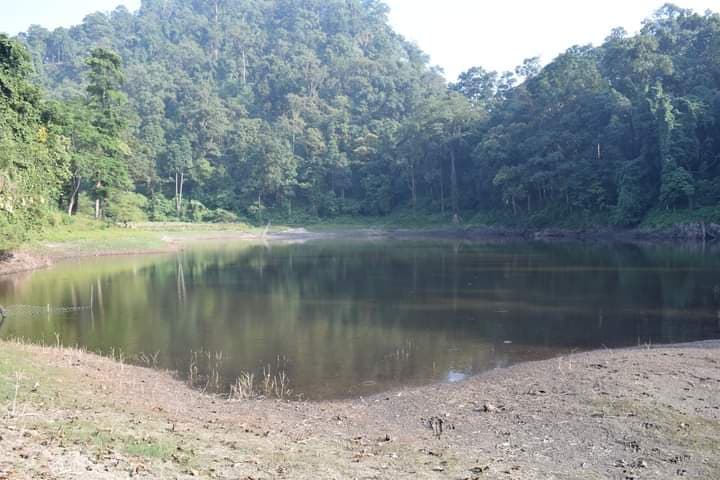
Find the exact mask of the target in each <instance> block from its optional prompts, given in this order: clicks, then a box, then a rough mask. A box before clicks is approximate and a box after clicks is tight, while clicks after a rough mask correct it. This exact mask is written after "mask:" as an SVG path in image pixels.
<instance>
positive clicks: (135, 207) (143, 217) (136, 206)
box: [105, 191, 148, 223]
mask: <svg viewBox="0 0 720 480" xmlns="http://www.w3.org/2000/svg"><path fill="white" fill-rule="evenodd" d="M147 208H148V199H147V197H145V196H144V195H140V194H139V193H132V192H119V191H114V192H112V193H111V195H110V197H109V198H108V200H107V202H106V204H105V217H106V218H107V219H108V220H112V221H114V222H117V223H129V222H146V221H147V220H148V216H147V213H146V212H147Z"/></svg>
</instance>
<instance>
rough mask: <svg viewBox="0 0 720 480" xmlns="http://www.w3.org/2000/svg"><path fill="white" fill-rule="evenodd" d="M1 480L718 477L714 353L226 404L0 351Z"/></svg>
mask: <svg viewBox="0 0 720 480" xmlns="http://www.w3.org/2000/svg"><path fill="white" fill-rule="evenodd" d="M0 449H1V450H2V452H3V455H2V458H0V478H13V479H16V478H17V479H25V478H28V479H30V478H60V479H65V478H67V479H69V478H80V477H82V478H97V479H115V478H128V477H129V476H133V477H140V478H193V477H195V478H218V479H226V478H227V479H230V478H233V479H237V478H241V479H256V480H259V479H270V478H292V479H311V478H312V479H317V478H323V479H325V478H367V479H370V478H375V479H385V478H393V479H395V478H453V479H481V478H482V479H485V478H489V479H495V478H498V479H499V478H503V479H541V478H562V479H571V478H572V479H574V478H586V479H593V478H598V479H600V478H622V479H626V478H648V479H651V478H652V479H658V478H677V477H682V476H685V477H687V478H720V348H719V346H718V343H717V342H710V343H704V344H698V345H685V346H679V347H675V348H657V349H651V350H650V349H634V350H620V351H611V350H606V351H598V352H592V353H584V354H579V355H573V356H569V357H564V358H559V359H554V360H549V361H544V362H537V363H528V364H523V365H518V366H515V367H511V368H509V369H504V370H496V371H493V372H490V373H488V374H485V375H482V376H479V377H475V378H472V379H470V380H468V381H466V382H463V383H460V384H452V385H446V384H440V385H434V386H429V387H422V388H415V389H407V390H402V391H395V392H391V393H387V394H385V395H380V396H376V397H371V398H367V399H358V400H353V401H343V402H324V403H283V402H276V401H269V400H259V401H227V400H223V399H220V398H217V397H211V396H206V395H203V394H201V393H199V392H196V391H192V390H189V389H187V388H186V387H185V385H184V384H183V383H182V382H180V381H178V380H175V379H173V378H172V377H171V376H170V375H169V374H166V373H163V372H158V371H154V370H148V369H144V368H139V367H133V366H128V365H123V364H119V363H117V362H114V361H112V360H110V359H106V358H101V357H98V356H96V355H92V354H87V353H83V352H80V351H76V350H68V349H58V348H50V347H38V346H28V345H23V344H19V343H13V342H3V343H0Z"/></svg>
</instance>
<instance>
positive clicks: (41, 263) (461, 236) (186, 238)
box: [0, 224, 720, 276]
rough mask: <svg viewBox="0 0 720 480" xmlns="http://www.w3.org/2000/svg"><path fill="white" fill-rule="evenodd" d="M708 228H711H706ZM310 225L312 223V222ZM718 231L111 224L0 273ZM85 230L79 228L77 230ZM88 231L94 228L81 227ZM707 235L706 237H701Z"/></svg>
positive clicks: (14, 257) (691, 241) (653, 238)
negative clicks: (315, 247)
mask: <svg viewBox="0 0 720 480" xmlns="http://www.w3.org/2000/svg"><path fill="white" fill-rule="evenodd" d="M710 227H712V228H710ZM310 228H312V227H310ZM715 230H717V232H718V236H719V238H720V225H714V224H713V225H710V226H702V227H701V224H689V225H686V226H675V227H673V228H671V229H666V230H664V231H641V230H628V231H611V230H596V231H584V230H583V231H581V230H563V229H546V230H537V231H535V230H524V229H513V228H506V227H477V226H468V227H460V226H458V227H422V228H388V227H377V228H376V227H370V226H358V227H357V228H355V227H347V226H346V227H342V226H340V227H338V228H336V229H335V228H330V229H321V230H317V231H312V230H307V229H306V228H284V229H283V230H277V231H273V232H267V233H266V232H262V233H260V230H257V229H248V228H244V227H242V226H239V225H238V226H233V225H221V226H216V225H205V224H178V225H176V226H173V225H168V224H159V225H157V226H156V225H151V224H143V225H142V226H141V227H140V229H137V230H136V229H121V228H115V229H113V230H112V231H111V232H110V234H108V235H111V234H112V236H111V237H109V238H103V239H102V241H100V242H98V243H93V238H91V237H89V238H82V237H79V238H77V239H70V240H64V241H59V242H52V241H38V242H34V243H33V244H30V245H24V246H21V247H18V248H15V249H10V250H8V251H5V252H2V251H0V276H4V275H11V274H15V273H21V272H28V271H33V270H37V269H42V268H48V267H51V266H52V265H53V264H55V263H56V262H60V261H64V260H71V259H78V258H86V257H100V256H124V255H146V254H162V253H173V252H178V251H181V250H183V249H184V248H187V247H190V246H192V245H199V244H207V245H212V244H217V243H220V242H227V241H238V242H239V241H254V242H258V241H268V242H298V241H310V240H331V239H347V238H353V239H355V238H358V237H360V238H363V239H368V240H373V239H388V240H417V239H428V240H430V239H435V240H463V241H488V242H493V241H496V242H505V241H539V242H550V243H555V242H560V243H562V242H590V243H608V242H618V243H623V242H625V243H635V244H640V245H642V244H649V245H668V244H672V245H678V246H683V245H694V246H698V247H702V248H705V247H706V246H707V245H711V246H712V245H713V244H714V243H715V242H714V241H710V242H706V241H703V240H702V239H701V238H700V237H698V236H697V235H699V233H698V232H703V233H702V235H707V232H710V231H712V232H714V231H715ZM81 233H83V232H81ZM85 233H88V234H91V233H96V232H85ZM703 238H705V237H703ZM713 239H714V238H713Z"/></svg>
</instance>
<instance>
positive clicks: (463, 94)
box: [0, 0, 720, 226]
mask: <svg viewBox="0 0 720 480" xmlns="http://www.w3.org/2000/svg"><path fill="white" fill-rule="evenodd" d="M19 40H20V42H21V43H23V44H24V45H25V46H26V48H27V49H28V50H29V51H30V53H31V56H32V59H33V64H34V67H35V73H34V77H32V78H34V80H35V81H36V82H38V83H40V84H41V85H42V86H43V87H44V88H45V89H47V90H49V92H50V95H51V96H52V97H55V98H58V99H61V101H62V103H59V104H57V105H56V108H55V110H54V111H55V115H49V116H46V117H47V121H48V122H50V123H49V125H50V126H52V125H54V126H55V127H53V128H54V129H53V128H49V131H57V134H58V136H59V137H58V138H60V139H63V138H64V139H66V140H67V142H66V147H64V148H65V150H66V152H65V154H66V160H63V161H66V163H65V164H63V165H64V168H65V173H64V174H63V175H61V177H60V178H61V180H59V182H60V185H61V187H60V188H58V189H57V191H58V192H59V193H58V194H57V195H55V196H53V197H50V198H48V201H49V202H51V203H59V204H60V205H61V207H62V208H63V209H64V210H66V211H68V212H70V213H74V212H75V211H76V210H78V209H79V210H80V211H83V210H88V211H89V210H90V209H91V207H94V208H95V212H96V213H97V214H98V215H99V216H100V215H102V216H104V217H106V218H108V219H111V220H128V219H130V220H132V219H141V218H144V217H148V218H150V219H152V220H167V219H175V218H183V219H188V220H206V221H223V220H232V219H235V218H238V217H244V218H249V219H251V220H254V221H266V220H267V219H270V218H276V219H278V220H279V221H288V220H291V221H299V222H302V221H310V220H313V219H317V218H333V217H336V216H339V215H343V216H351V215H353V216H355V215H357V216H359V215H386V214H389V213H392V212H394V211H399V210H401V211H415V212H416V214H417V215H419V216H422V215H430V214H433V215H435V214H437V215H441V214H442V215H444V216H445V217H444V218H446V219H447V220H448V221H450V220H451V219H453V217H455V216H456V215H457V217H455V220H456V221H457V220H461V221H466V222H467V221H473V220H474V221H476V222H480V221H492V222H504V223H513V224H520V225H531V226H548V225H557V224H562V223H565V224H567V223H571V224H575V225H577V224H583V223H584V224H588V223H592V224H596V223H601V224H606V225H610V224H612V225H619V226H634V225H637V224H638V223H640V222H642V221H643V220H644V219H646V218H647V216H648V215H651V216H653V215H655V216H657V215H660V214H661V213H662V212H675V213H676V214H678V215H680V218H687V219H695V218H707V219H713V218H718V219H720V211H719V210H720V209H718V208H716V207H717V206H718V202H720V15H718V14H715V13H710V12H708V13H704V14H697V13H693V12H692V11H688V10H683V9H679V8H676V7H674V6H672V5H666V6H665V7H663V8H661V9H660V10H658V12H657V13H656V14H655V16H653V17H652V18H650V19H648V20H647V21H646V22H645V25H644V27H643V29H642V31H641V32H640V33H639V34H638V35H635V36H629V35H627V34H626V33H625V32H623V31H621V30H615V31H613V32H609V37H608V38H607V40H606V42H605V43H604V44H603V45H601V46H599V47H591V46H580V47H572V48H570V49H569V50H567V52H565V53H564V54H562V55H560V56H559V57H558V58H557V59H555V60H554V61H553V62H552V63H550V64H549V65H547V66H546V67H544V68H540V66H539V65H538V62H537V60H528V61H526V62H525V63H524V64H523V65H521V66H519V67H518V68H517V69H516V70H515V71H514V72H506V73H496V72H488V71H485V70H483V69H482V68H480V67H477V68H473V69H470V70H469V71H467V72H466V73H464V74H463V75H461V77H460V78H459V79H458V80H457V82H454V83H452V84H450V85H449V86H448V85H447V84H446V83H445V81H444V79H443V78H442V77H441V75H440V74H439V73H438V72H436V71H435V70H433V69H432V68H430V67H429V65H428V59H427V57H426V56H425V55H424V54H423V53H422V52H421V51H420V50H419V49H418V48H417V47H416V46H414V45H412V44H410V43H408V42H406V41H405V40H404V39H403V38H402V37H400V36H399V35H398V34H397V33H395V32H394V31H393V30H392V29H391V28H390V27H389V25H388V22H387V7H386V6H385V5H384V4H383V3H382V2H381V1H379V0H243V1H240V0H143V3H142V7H141V8H140V10H139V11H138V12H136V13H130V12H128V11H127V10H126V9H124V8H122V7H121V8H118V9H116V10H115V11H114V12H112V13H111V14H109V15H104V14H94V15H90V16H88V17H86V19H85V20H84V22H83V23H82V24H81V25H78V26H76V27H73V28H70V29H64V28H60V29H57V30H55V31H52V32H50V31H48V30H45V29H43V28H41V27H33V28H31V29H30V30H29V31H28V32H27V33H24V34H21V35H20V36H19ZM12 48H16V47H15V46H13V47H12ZM468 48H476V49H482V48H493V47H492V46H484V45H472V46H468ZM0 61H3V62H6V61H7V60H6V59H2V58H0ZM23 75H24V77H23V78H26V79H29V78H30V77H28V75H29V73H25V74H23ZM2 100H3V101H4V102H7V99H6V98H2ZM63 158H65V157H63ZM24 161H27V160H24ZM8 165H10V167H6V169H9V170H8V171H9V172H10V173H8V174H7V177H8V179H10V178H12V177H13V175H14V174H13V173H12V171H15V172H18V171H20V170H19V169H18V168H16V167H14V166H13V163H12V161H9V163H8ZM2 168H3V164H2V163H0V169H2ZM13 169H14V170H13ZM6 183H7V182H6ZM10 183H12V182H10ZM1 189H2V187H1V186H0V199H2V198H3V197H2V195H3V192H2V190H1ZM49 193H50V192H49ZM1 205H2V202H0V206H1ZM3 214H4V215H6V216H8V215H9V214H7V211H5V213H3V211H0V216H2V215H3ZM8 218H10V217H8ZM6 221H8V220H6Z"/></svg>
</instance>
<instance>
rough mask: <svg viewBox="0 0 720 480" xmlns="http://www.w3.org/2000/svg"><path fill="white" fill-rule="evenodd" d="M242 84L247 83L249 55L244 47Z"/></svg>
mask: <svg viewBox="0 0 720 480" xmlns="http://www.w3.org/2000/svg"><path fill="white" fill-rule="evenodd" d="M242 84H243V87H244V86H245V85H246V84H247V57H246V56H245V49H244V48H243V49H242Z"/></svg>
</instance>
